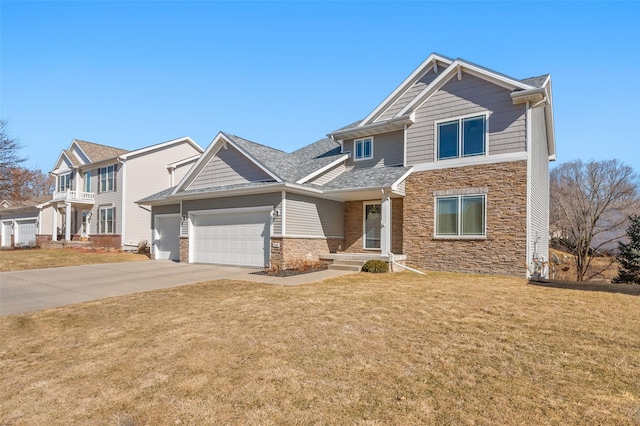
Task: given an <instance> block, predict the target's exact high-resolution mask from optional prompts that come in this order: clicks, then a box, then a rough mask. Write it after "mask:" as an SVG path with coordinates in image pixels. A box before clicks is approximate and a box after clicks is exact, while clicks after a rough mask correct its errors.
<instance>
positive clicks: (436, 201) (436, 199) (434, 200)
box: [433, 193, 487, 240]
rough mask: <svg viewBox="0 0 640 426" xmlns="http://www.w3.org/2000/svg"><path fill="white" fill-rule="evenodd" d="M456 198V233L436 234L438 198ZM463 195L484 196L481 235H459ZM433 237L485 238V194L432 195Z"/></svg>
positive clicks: (454, 238) (455, 238) (437, 238)
mask: <svg viewBox="0 0 640 426" xmlns="http://www.w3.org/2000/svg"><path fill="white" fill-rule="evenodd" d="M455 197H457V198H458V213H457V214H458V235H438V199H440V198H455ZM463 197H483V198H484V212H483V214H484V229H483V230H482V232H483V235H461V234H460V232H462V215H461V214H460V209H461V206H462V200H461V199H462V198H463ZM433 238H434V239H435V240H486V239H487V194H481V193H480V194H459V195H439V196H436V197H433Z"/></svg>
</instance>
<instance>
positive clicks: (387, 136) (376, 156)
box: [344, 130, 404, 169]
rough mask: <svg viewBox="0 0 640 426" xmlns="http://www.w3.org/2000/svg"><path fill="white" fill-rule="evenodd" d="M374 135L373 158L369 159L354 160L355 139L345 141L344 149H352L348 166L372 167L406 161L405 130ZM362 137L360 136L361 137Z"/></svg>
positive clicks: (357, 167)
mask: <svg viewBox="0 0 640 426" xmlns="http://www.w3.org/2000/svg"><path fill="white" fill-rule="evenodd" d="M372 136H373V158H371V159H369V160H358V161H354V159H353V157H354V156H355V152H356V150H355V143H354V142H355V140H354V139H349V140H346V141H345V142H344V150H345V151H351V156H350V157H349V158H348V159H347V167H353V168H356V169H359V168H371V167H389V166H398V165H402V163H403V161H404V131H403V130H398V131H395V132H388V133H381V134H377V135H372ZM359 139H360V138H359Z"/></svg>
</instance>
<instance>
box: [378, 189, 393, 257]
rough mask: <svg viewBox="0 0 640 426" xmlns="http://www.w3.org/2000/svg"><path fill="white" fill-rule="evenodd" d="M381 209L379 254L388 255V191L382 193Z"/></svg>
mask: <svg viewBox="0 0 640 426" xmlns="http://www.w3.org/2000/svg"><path fill="white" fill-rule="evenodd" d="M380 207H381V209H382V211H381V212H380V213H381V216H382V217H381V218H380V222H381V223H380V254H382V255H383V256H388V255H389V253H390V252H391V197H389V193H387V192H383V193H382V203H381V205H380Z"/></svg>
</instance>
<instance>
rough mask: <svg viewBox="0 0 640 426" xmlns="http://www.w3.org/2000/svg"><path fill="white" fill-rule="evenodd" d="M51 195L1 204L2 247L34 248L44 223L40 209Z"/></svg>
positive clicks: (0, 228)
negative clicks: (39, 230)
mask: <svg viewBox="0 0 640 426" xmlns="http://www.w3.org/2000/svg"><path fill="white" fill-rule="evenodd" d="M49 199H51V196H50V195H47V196H44V197H38V198H34V199H32V200H26V201H8V200H2V202H0V247H34V246H35V245H36V236H37V234H38V229H39V228H40V225H41V223H42V221H43V218H42V217H41V211H40V208H39V207H38V206H39V205H40V204H41V203H45V202H47V201H48V200H49Z"/></svg>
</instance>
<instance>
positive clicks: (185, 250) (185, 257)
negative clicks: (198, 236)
mask: <svg viewBox="0 0 640 426" xmlns="http://www.w3.org/2000/svg"><path fill="white" fill-rule="evenodd" d="M180 262H184V263H189V237H180Z"/></svg>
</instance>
